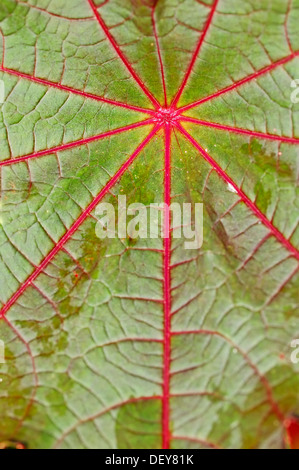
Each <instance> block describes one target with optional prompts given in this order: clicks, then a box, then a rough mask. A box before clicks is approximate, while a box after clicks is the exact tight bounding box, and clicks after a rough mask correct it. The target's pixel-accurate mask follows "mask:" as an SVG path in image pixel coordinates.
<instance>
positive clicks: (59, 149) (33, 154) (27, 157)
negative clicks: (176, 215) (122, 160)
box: [0, 119, 153, 168]
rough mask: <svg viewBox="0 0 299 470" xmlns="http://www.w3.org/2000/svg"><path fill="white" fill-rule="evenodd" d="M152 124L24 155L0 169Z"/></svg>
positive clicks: (110, 132) (139, 124) (6, 162)
mask: <svg viewBox="0 0 299 470" xmlns="http://www.w3.org/2000/svg"><path fill="white" fill-rule="evenodd" d="M151 123H153V119H147V120H146V121H141V122H137V123H136V124H131V125H129V126H125V127H120V128H119V129H114V130H112V131H107V132H104V133H103V134H99V135H95V136H93V137H87V138H85V139H80V140H77V141H75V142H69V143H68V144H62V145H59V146H57V147H53V148H50V149H47V150H41V151H39V152H36V153H31V154H29V155H24V156H23V157H18V158H14V159H11V160H4V161H2V162H0V168H1V167H2V166H9V165H13V164H15V163H21V162H24V161H26V160H31V159H32V158H39V157H44V156H45V155H51V154H52V153H57V152H62V151H64V150H68V149H70V148H73V147H78V146H80V145H86V144H89V143H91V142H95V141H97V140H101V139H104V138H106V137H111V136H113V135H117V134H120V133H122V132H126V131H129V130H132V129H137V128H138V127H143V126H146V125H147V124H151Z"/></svg>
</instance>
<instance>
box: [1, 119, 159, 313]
mask: <svg viewBox="0 0 299 470" xmlns="http://www.w3.org/2000/svg"><path fill="white" fill-rule="evenodd" d="M160 127H161V126H160V125H157V126H156V127H155V128H154V129H153V130H152V131H151V132H150V133H149V135H148V136H147V137H146V139H144V141H143V142H142V143H141V144H140V145H139V146H138V147H137V148H136V150H135V151H134V152H133V154H132V155H131V157H130V158H129V159H128V160H127V161H126V163H125V164H124V165H123V166H122V167H121V168H120V169H119V170H118V171H117V172H116V173H115V175H114V176H113V177H112V178H111V179H110V181H109V182H108V183H107V185H106V186H105V187H104V188H103V189H102V190H101V191H100V193H99V194H98V195H97V196H96V197H95V198H94V199H93V201H92V202H91V203H90V204H89V205H88V206H87V207H86V209H85V210H84V211H83V212H82V214H81V215H80V217H79V218H78V219H77V220H76V221H75V223H74V224H73V225H72V226H71V228H70V229H69V230H68V231H67V232H66V233H65V234H64V236H63V237H62V238H61V239H60V240H59V242H58V243H57V245H56V246H55V247H54V248H53V249H52V250H51V251H50V253H48V255H47V256H46V257H45V258H44V260H43V261H42V262H41V263H40V265H39V266H38V267H37V268H36V270H35V271H34V272H33V273H32V274H31V275H30V276H29V277H28V278H27V280H26V281H25V282H24V283H23V284H22V285H21V286H20V287H19V289H18V290H17V291H16V292H15V294H14V295H13V296H12V297H11V298H10V300H9V301H8V302H7V303H6V305H4V307H3V308H2V309H1V311H0V318H1V317H3V316H4V315H5V314H6V313H7V312H8V310H9V309H10V308H11V307H12V306H13V305H14V303H15V302H16V301H17V300H18V299H19V297H20V296H21V295H22V294H23V293H24V292H25V290H26V289H27V287H28V286H30V284H31V283H32V282H33V281H34V280H35V279H36V278H37V277H38V275H39V274H40V273H41V272H42V271H43V270H44V269H45V268H46V267H47V266H48V264H49V263H50V262H51V260H52V259H53V258H54V257H55V255H56V254H57V253H58V252H59V251H60V250H61V248H62V247H63V246H64V245H65V243H66V242H67V241H68V240H69V239H70V238H71V237H72V235H73V234H74V233H75V232H76V231H77V230H78V228H79V227H80V226H81V225H82V223H83V222H84V221H85V219H86V218H87V217H88V216H89V214H90V213H91V212H92V210H93V209H95V207H96V206H97V205H98V203H99V202H100V201H101V199H103V197H104V196H105V195H106V194H107V193H108V191H109V190H110V189H111V188H112V187H113V186H114V185H115V184H116V183H117V181H118V180H119V178H120V177H121V176H122V175H123V174H124V173H125V171H126V170H127V169H128V168H129V167H130V165H131V164H132V163H133V161H134V160H135V158H136V157H137V156H138V155H139V154H140V152H141V151H142V150H143V149H144V148H145V147H146V145H147V144H148V143H149V142H150V140H151V139H152V138H153V137H154V135H155V134H156V133H157V132H158V130H159V128H160Z"/></svg>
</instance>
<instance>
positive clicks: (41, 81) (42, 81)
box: [0, 66, 155, 115]
mask: <svg viewBox="0 0 299 470" xmlns="http://www.w3.org/2000/svg"><path fill="white" fill-rule="evenodd" d="M0 70H2V72H6V73H9V74H11V75H15V76H16V77H19V78H24V79H25V80H29V81H31V82H34V83H38V84H40V85H45V86H50V87H53V88H57V89H58V90H61V91H67V92H68V93H74V94H75V95H79V96H83V97H84V98H90V99H93V100H96V101H101V102H102V103H107V104H112V105H113V106H118V107H120V108H125V109H131V110H132V111H137V112H139V113H146V114H150V115H154V114H155V113H154V111H153V110H152V109H146V108H140V107H138V106H132V105H130V104H126V103H122V102H120V101H114V100H110V99H108V98H102V97H101V96H97V95H94V94H92V93H87V92H85V91H81V90H76V89H74V88H71V87H68V86H66V85H61V84H60V83H55V82H51V81H49V80H45V79H43V78H37V77H32V76H31V75H27V74H26V73H23V72H19V71H18V70H12V69H8V68H6V67H3V66H0Z"/></svg>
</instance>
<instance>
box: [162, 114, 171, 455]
mask: <svg viewBox="0 0 299 470" xmlns="http://www.w3.org/2000/svg"><path fill="white" fill-rule="evenodd" d="M170 146H171V129H170V124H169V123H166V125H165V174H164V203H165V213H164V255H163V258H164V260H163V265H164V268H163V277H164V354H163V365H164V367H163V400H162V447H163V449H169V447H170V429H169V419H170V413H169V404H170V400H169V397H170V361H171V350H170V349H171V294H170V292H171V290H170V288H171V280H170V253H171V240H170V214H169V211H168V210H167V208H168V207H169V206H170V202H171V175H170V166H171V156H170Z"/></svg>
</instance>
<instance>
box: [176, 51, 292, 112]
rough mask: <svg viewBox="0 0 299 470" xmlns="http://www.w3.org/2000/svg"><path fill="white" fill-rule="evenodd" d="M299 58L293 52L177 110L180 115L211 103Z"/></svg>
mask: <svg viewBox="0 0 299 470" xmlns="http://www.w3.org/2000/svg"><path fill="white" fill-rule="evenodd" d="M298 56H299V51H297V52H294V53H293V54H291V55H289V56H287V57H284V58H283V59H281V60H279V61H277V62H274V63H273V64H271V65H268V66H267V67H264V68H263V69H261V70H259V71H258V72H255V73H253V74H252V75H249V77H246V78H243V79H242V80H240V81H238V82H236V83H234V84H233V85H231V86H229V87H227V88H224V89H223V90H220V91H217V93H214V94H213V95H209V96H207V97H206V98H202V99H201V100H198V101H195V102H194V103H190V104H187V105H186V106H183V107H182V108H180V109H179V111H180V112H181V113H183V112H185V111H187V110H188V109H192V108H195V107H196V106H199V105H200V104H203V103H206V102H207V101H211V100H213V99H214V98H217V97H218V96H221V95H223V94H224V93H228V92H229V91H232V90H235V89H236V88H238V87H240V86H242V85H244V84H245V83H248V82H250V81H252V80H254V79H256V78H259V77H260V76H262V75H264V74H265V73H267V72H271V71H272V70H274V69H275V68H277V67H279V66H280V65H284V64H286V63H287V62H290V61H291V60H292V59H295V58H296V57H298Z"/></svg>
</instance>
